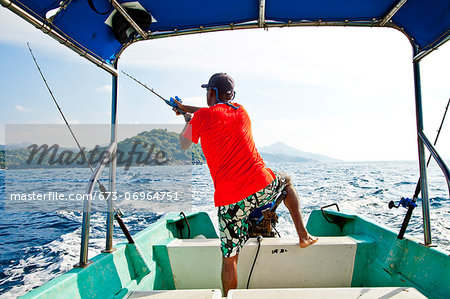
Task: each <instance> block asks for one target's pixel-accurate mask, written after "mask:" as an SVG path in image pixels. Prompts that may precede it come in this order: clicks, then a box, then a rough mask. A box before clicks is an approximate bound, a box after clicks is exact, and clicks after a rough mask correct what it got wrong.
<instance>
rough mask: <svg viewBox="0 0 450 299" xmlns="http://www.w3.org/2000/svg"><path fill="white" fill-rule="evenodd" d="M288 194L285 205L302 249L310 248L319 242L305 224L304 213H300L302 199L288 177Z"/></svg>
mask: <svg viewBox="0 0 450 299" xmlns="http://www.w3.org/2000/svg"><path fill="white" fill-rule="evenodd" d="M285 190H286V192H287V194H286V197H285V198H284V205H285V206H286V207H287V208H288V210H289V213H290V214H291V217H292V220H293V221H294V225H295V229H296V230H297V234H298V237H299V241H300V247H302V248H304V247H308V246H309V245H311V244H314V243H316V242H317V238H315V237H312V236H311V235H310V234H309V233H308V231H307V230H306V227H305V225H304V224H303V219H302V213H301V211H300V198H299V196H298V194H297V190H295V188H294V185H293V184H292V183H291V178H290V177H289V176H288V177H287V185H286V187H285Z"/></svg>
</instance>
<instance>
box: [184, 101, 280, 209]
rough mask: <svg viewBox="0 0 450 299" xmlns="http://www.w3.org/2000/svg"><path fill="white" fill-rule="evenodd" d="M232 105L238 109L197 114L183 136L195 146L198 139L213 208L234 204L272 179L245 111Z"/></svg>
mask: <svg viewBox="0 0 450 299" xmlns="http://www.w3.org/2000/svg"><path fill="white" fill-rule="evenodd" d="M233 105H235V106H239V107H240V108H239V109H237V110H236V109H233V108H232V107H230V106H228V105H226V104H217V105H214V106H212V107H209V108H202V109H200V110H198V111H197V112H195V113H194V115H193V117H192V119H191V121H190V122H189V125H188V126H187V128H186V132H185V133H184V135H183V136H184V137H186V138H188V139H189V140H191V141H192V142H194V143H198V140H199V138H200V139H201V145H202V150H203V153H204V155H205V158H206V162H207V163H208V167H209V171H210V172H211V177H212V179H213V182H214V189H215V193H214V204H215V206H216V207H217V206H224V205H228V204H233V203H236V202H238V201H240V200H242V199H244V198H246V197H248V196H250V195H252V194H253V193H255V192H257V191H259V190H261V189H263V188H265V187H266V186H267V185H269V184H270V183H271V182H272V181H273V180H274V179H275V175H274V173H273V172H272V170H270V169H269V168H266V167H265V164H264V161H263V159H262V158H261V156H260V155H259V154H258V151H257V150H256V147H255V142H254V141H253V135H252V130H251V123H250V118H249V117H248V114H247V111H245V109H244V107H242V106H241V105H239V104H236V103H234V104H233Z"/></svg>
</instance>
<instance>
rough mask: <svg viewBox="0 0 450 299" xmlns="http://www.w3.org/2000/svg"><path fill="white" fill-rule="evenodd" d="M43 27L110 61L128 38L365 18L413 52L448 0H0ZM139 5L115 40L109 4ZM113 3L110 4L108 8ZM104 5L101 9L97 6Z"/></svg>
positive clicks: (443, 28)
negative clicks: (131, 24)
mask: <svg viewBox="0 0 450 299" xmlns="http://www.w3.org/2000/svg"><path fill="white" fill-rule="evenodd" d="M0 3H1V4H2V5H3V6H5V7H8V8H9V9H11V10H13V11H14V12H15V13H19V14H21V15H22V17H24V18H25V19H27V20H28V21H29V22H31V23H32V24H33V25H35V26H36V27H39V28H41V29H42V30H43V31H44V32H45V33H48V34H50V35H52V36H53V37H54V38H55V37H56V39H57V40H59V41H60V42H61V43H63V44H65V45H67V46H69V47H71V48H72V49H75V50H76V51H77V52H78V53H80V54H81V55H83V56H86V57H87V58H88V59H90V60H97V61H94V62H96V63H97V64H98V65H99V66H103V65H104V64H106V65H107V66H109V67H110V66H112V65H113V64H114V62H115V60H116V59H117V58H118V57H119V56H120V53H121V52H122V51H123V49H124V48H126V47H127V46H128V45H129V44H130V43H132V42H134V41H137V40H143V39H153V38H158V37H167V36H175V35H182V34H190V33H201V32H210V31H220V30H234V29H245V28H258V27H262V28H269V27H287V26H371V27H393V28H396V29H398V30H400V31H402V32H403V33H404V34H405V35H407V37H408V38H409V39H410V41H411V42H412V44H413V46H414V47H415V48H416V54H417V55H416V56H415V57H414V58H415V60H420V58H422V57H423V56H425V55H426V54H428V53H429V52H431V51H432V50H434V49H436V48H437V47H439V46H440V45H442V44H443V43H444V42H446V41H447V40H448V39H449V38H450V37H449V36H450V1H449V0H364V1H361V0H315V1H306V0H226V1H224V0H222V1H219V0H214V1H213V0H190V1H180V0H164V1H154V0H140V1H138V2H137V1H118V0H86V1H82V0H78V1H75V0H56V1H55V0H20V1H18V0H0ZM133 4H134V5H138V6H139V5H140V8H141V9H142V8H143V9H145V10H146V11H147V12H148V13H149V14H150V15H151V17H152V23H151V25H150V27H149V28H148V29H145V30H143V31H140V34H137V35H135V36H134V38H133V40H130V41H129V42H127V43H124V44H121V43H119V42H118V40H117V39H116V38H115V37H114V34H113V31H112V26H111V25H110V24H108V20H110V19H111V17H112V16H111V14H114V13H115V12H116V8H117V9H119V10H121V8H123V7H126V6H127V5H133ZM113 8H114V9H113ZM103 12H105V14H102V13H103Z"/></svg>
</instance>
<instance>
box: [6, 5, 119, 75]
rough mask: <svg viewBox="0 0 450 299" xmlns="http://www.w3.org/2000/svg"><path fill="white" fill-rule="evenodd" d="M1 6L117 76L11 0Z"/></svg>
mask: <svg viewBox="0 0 450 299" xmlns="http://www.w3.org/2000/svg"><path fill="white" fill-rule="evenodd" d="M0 4H1V5H2V6H4V7H5V8H7V9H9V10H10V11H12V12H13V13H15V14H16V15H18V16H19V17H21V18H22V19H24V20H25V21H27V22H28V23H30V24H31V25H33V26H34V27H36V28H37V29H40V30H41V31H42V32H44V33H45V34H47V35H49V36H50V37H51V38H53V39H55V40H56V41H58V42H59V43H61V44H63V45H64V46H66V47H68V48H69V49H70V50H72V51H74V52H75V53H78V54H79V55H80V56H82V57H84V58H86V59H87V60H89V61H90V62H92V63H94V64H95V65H97V66H98V67H100V68H102V69H104V70H105V71H107V72H108V73H110V74H111V75H117V73H116V70H115V69H113V68H112V67H111V66H110V65H108V64H107V63H106V62H105V61H103V60H101V59H99V58H97V57H96V56H94V55H92V54H91V53H89V52H88V50H87V49H85V48H84V47H82V46H80V45H79V44H78V43H76V42H75V41H73V40H72V39H70V38H69V37H67V36H65V35H63V34H61V33H59V32H57V31H56V30H55V29H53V28H52V27H50V26H49V25H47V24H46V23H44V22H43V21H42V20H41V19H40V18H37V17H35V16H33V15H31V14H29V13H28V12H27V11H25V10H24V9H22V8H21V7H19V6H18V5H17V4H14V3H12V2H11V1H10V0H0Z"/></svg>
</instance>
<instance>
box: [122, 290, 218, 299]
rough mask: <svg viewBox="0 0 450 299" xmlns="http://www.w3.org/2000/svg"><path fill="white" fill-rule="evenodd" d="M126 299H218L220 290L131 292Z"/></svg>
mask: <svg viewBox="0 0 450 299" xmlns="http://www.w3.org/2000/svg"><path fill="white" fill-rule="evenodd" d="M125 298H127V299H138V298H139V299H171V298H181V299H220V298H222V292H221V291H220V290H159V291H133V292H130V293H129V294H128V296H127V297H125Z"/></svg>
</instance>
